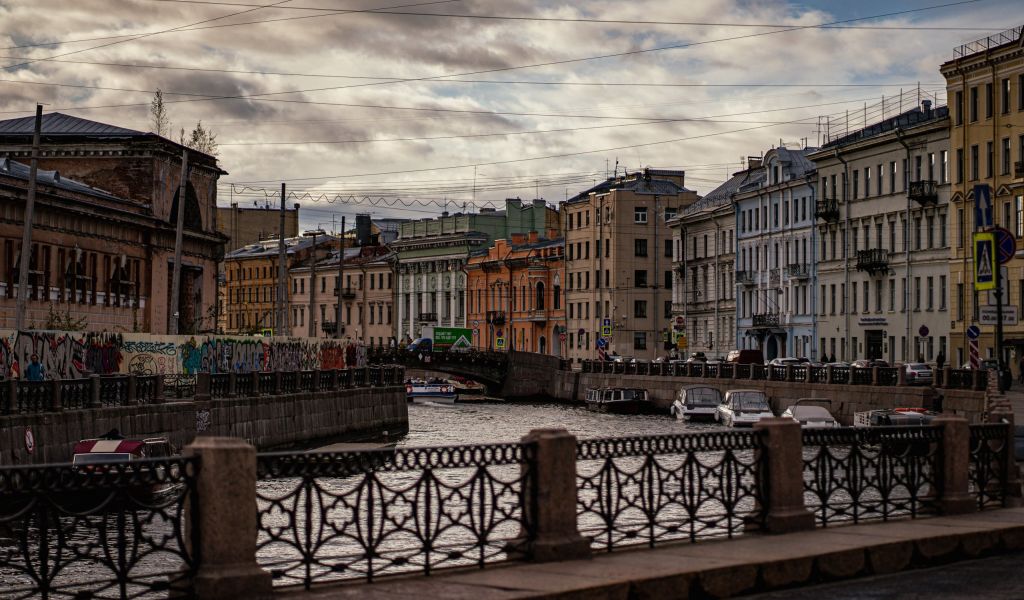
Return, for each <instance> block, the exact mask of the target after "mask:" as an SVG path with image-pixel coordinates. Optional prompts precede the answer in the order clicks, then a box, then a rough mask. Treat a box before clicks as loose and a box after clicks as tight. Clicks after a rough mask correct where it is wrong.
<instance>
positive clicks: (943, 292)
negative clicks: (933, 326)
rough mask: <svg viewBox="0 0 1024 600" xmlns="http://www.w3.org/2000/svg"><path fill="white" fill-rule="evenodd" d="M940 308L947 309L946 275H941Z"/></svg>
mask: <svg viewBox="0 0 1024 600" xmlns="http://www.w3.org/2000/svg"><path fill="white" fill-rule="evenodd" d="M939 310H946V276H945V275H939Z"/></svg>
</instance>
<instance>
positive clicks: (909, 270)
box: [893, 127, 917, 362]
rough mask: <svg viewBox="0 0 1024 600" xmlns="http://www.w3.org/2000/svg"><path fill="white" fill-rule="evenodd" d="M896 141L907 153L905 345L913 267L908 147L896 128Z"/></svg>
mask: <svg viewBox="0 0 1024 600" xmlns="http://www.w3.org/2000/svg"><path fill="white" fill-rule="evenodd" d="M896 140H897V141H898V142H899V143H900V145H901V146H903V148H904V149H906V152H907V158H906V160H907V170H906V171H905V172H904V173H903V191H904V193H906V196H907V210H906V216H905V217H904V219H906V222H907V227H906V233H905V234H904V236H903V254H904V261H905V263H906V272H907V285H906V286H905V288H906V289H904V290H903V297H904V300H903V301H904V306H906V311H905V312H906V315H905V317H904V320H905V321H906V334H905V335H906V336H907V343H908V344H909V343H910V340H911V335H910V312H911V310H910V286H911V284H912V283H913V277H912V269H913V267H912V266H911V264H910V145H909V144H907V142H906V140H905V139H904V134H903V130H902V129H900V128H898V127H897V128H896ZM893 250H895V248H893ZM914 351H915V352H916V351H917V344H914ZM903 360H904V361H907V362H910V361H911V360H917V357H916V356H914V357H912V358H908V357H907V356H904V357H903Z"/></svg>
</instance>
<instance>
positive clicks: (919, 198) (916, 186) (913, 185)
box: [907, 180, 939, 204]
mask: <svg viewBox="0 0 1024 600" xmlns="http://www.w3.org/2000/svg"><path fill="white" fill-rule="evenodd" d="M907 195H908V196H910V199H911V200H914V201H915V202H917V203H918V204H935V203H936V202H938V201H939V192H938V190H937V188H936V183H935V182H934V181H931V180H925V181H911V182H910V188H909V189H908V190H907Z"/></svg>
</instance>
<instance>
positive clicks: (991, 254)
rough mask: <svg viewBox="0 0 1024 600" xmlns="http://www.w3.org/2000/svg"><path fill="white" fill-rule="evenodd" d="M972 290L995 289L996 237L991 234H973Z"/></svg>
mask: <svg viewBox="0 0 1024 600" xmlns="http://www.w3.org/2000/svg"><path fill="white" fill-rule="evenodd" d="M974 289H975V290H977V291H979V292H981V291H985V290H994V289H996V236H995V234H993V233H991V232H984V233H975V234H974Z"/></svg>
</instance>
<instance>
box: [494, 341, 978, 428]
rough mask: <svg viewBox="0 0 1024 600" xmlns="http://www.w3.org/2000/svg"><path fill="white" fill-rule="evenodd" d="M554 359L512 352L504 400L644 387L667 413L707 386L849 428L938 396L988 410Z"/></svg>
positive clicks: (902, 389)
mask: <svg viewBox="0 0 1024 600" xmlns="http://www.w3.org/2000/svg"><path fill="white" fill-rule="evenodd" d="M559 362H560V361H559V359H558V357H551V356H543V355H538V354H525V353H519V352H516V353H513V354H512V356H510V357H509V369H508V377H507V379H506V381H505V388H504V395H505V397H506V398H510V399H530V398H542V397H547V398H554V399H557V400H561V401H564V402H575V403H582V402H583V401H584V399H585V397H586V392H587V389H588V388H598V387H637V388H644V389H646V390H647V391H648V393H649V394H650V397H651V399H652V400H653V401H654V403H655V404H656V405H658V406H659V407H660V408H661V409H663V410H666V411H667V410H668V407H669V406H670V405H671V404H672V400H673V399H674V398H675V395H676V393H677V392H678V391H679V388H681V387H683V386H687V385H709V386H711V387H715V388H717V389H719V390H720V391H721V392H722V393H723V394H724V393H725V392H726V391H728V390H730V389H741V388H743V389H756V390H761V391H763V392H764V393H765V394H766V395H767V396H768V398H769V400H770V402H771V404H772V409H773V410H775V412H776V414H779V413H781V412H782V411H784V410H785V409H786V407H788V406H789V405H791V404H793V403H794V402H796V400H798V399H800V398H826V399H828V400H830V401H831V402H832V412H833V413H835V415H836V417H837V418H838V419H840V421H842V422H843V423H844V424H847V425H850V424H852V423H853V414H854V413H856V412H860V411H865V410H872V409H877V408H897V407H925V408H933V407H936V406H937V404H936V400H937V396H938V395H939V394H941V397H942V398H941V404H942V409H943V411H944V412H946V413H950V414H955V415H959V416H963V417H965V418H967V419H968V421H970V422H972V423H973V422H981V421H982V420H983V417H984V413H985V409H986V393H985V392H984V391H973V390H960V389H943V390H935V389H932V388H930V387H924V386H921V387H917V386H866V385H847V384H824V383H804V382H784V381H765V380H757V381H751V380H733V379H713V378H712V379H705V378H699V377H671V376H661V375H625V374H611V373H583V372H580V371H564V370H561V369H559Z"/></svg>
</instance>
